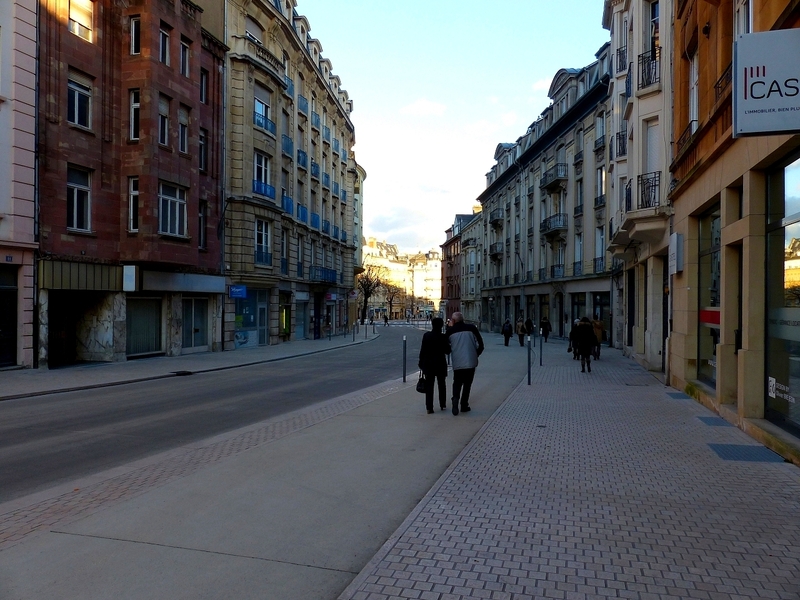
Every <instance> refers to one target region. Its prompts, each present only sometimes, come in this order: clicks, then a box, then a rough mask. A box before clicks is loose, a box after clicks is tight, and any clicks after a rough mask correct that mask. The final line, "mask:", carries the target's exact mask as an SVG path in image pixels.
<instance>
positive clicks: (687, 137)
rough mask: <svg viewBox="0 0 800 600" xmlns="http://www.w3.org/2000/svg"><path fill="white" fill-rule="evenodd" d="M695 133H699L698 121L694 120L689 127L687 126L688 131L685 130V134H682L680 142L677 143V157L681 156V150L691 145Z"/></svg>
mask: <svg viewBox="0 0 800 600" xmlns="http://www.w3.org/2000/svg"><path fill="white" fill-rule="evenodd" d="M695 131H697V121H696V120H694V119H693V120H691V121H689V125H687V126H686V129H684V130H683V133H681V135H680V137H679V138H678V141H677V142H675V154H676V155H678V154H680V153H681V150H683V149H684V148H685V147H686V146H688V145H689V142H691V141H692V136H693V135H694V132H695Z"/></svg>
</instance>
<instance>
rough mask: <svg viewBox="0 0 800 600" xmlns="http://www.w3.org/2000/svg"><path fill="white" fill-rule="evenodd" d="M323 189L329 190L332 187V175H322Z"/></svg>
mask: <svg viewBox="0 0 800 600" xmlns="http://www.w3.org/2000/svg"><path fill="white" fill-rule="evenodd" d="M322 187H326V188H329V187H331V174H330V173H325V172H323V173H322Z"/></svg>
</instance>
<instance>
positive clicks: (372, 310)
mask: <svg viewBox="0 0 800 600" xmlns="http://www.w3.org/2000/svg"><path fill="white" fill-rule="evenodd" d="M361 251H362V255H363V257H364V265H365V267H367V268H369V267H372V268H374V269H376V270H377V275H378V276H379V277H380V278H381V280H382V281H383V282H384V283H385V284H387V285H385V286H384V287H382V288H380V289H378V290H376V292H375V293H374V294H373V295H372V296H371V297H370V298H369V301H368V309H369V315H370V316H372V317H373V318H376V319H382V318H383V317H384V316H386V317H389V318H390V319H400V318H405V316H406V308H407V304H408V298H407V295H408V293H409V290H408V284H409V276H408V275H409V271H408V256H407V255H405V254H403V253H401V252H400V250H399V249H398V247H397V244H390V243H389V242H387V241H385V240H378V239H376V238H374V237H371V238H369V239H368V240H365V241H364V243H363V245H362V250H361Z"/></svg>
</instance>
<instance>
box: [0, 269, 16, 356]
mask: <svg viewBox="0 0 800 600" xmlns="http://www.w3.org/2000/svg"><path fill="white" fill-rule="evenodd" d="M15 364H17V269H16V267H13V268H6V267H2V268H0V367H6V366H10V365H15Z"/></svg>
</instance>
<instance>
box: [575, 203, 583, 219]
mask: <svg viewBox="0 0 800 600" xmlns="http://www.w3.org/2000/svg"><path fill="white" fill-rule="evenodd" d="M582 214H583V204H578V205H577V206H576V207H575V208H574V209H573V210H572V216H573V217H580V216H581V215H582Z"/></svg>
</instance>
